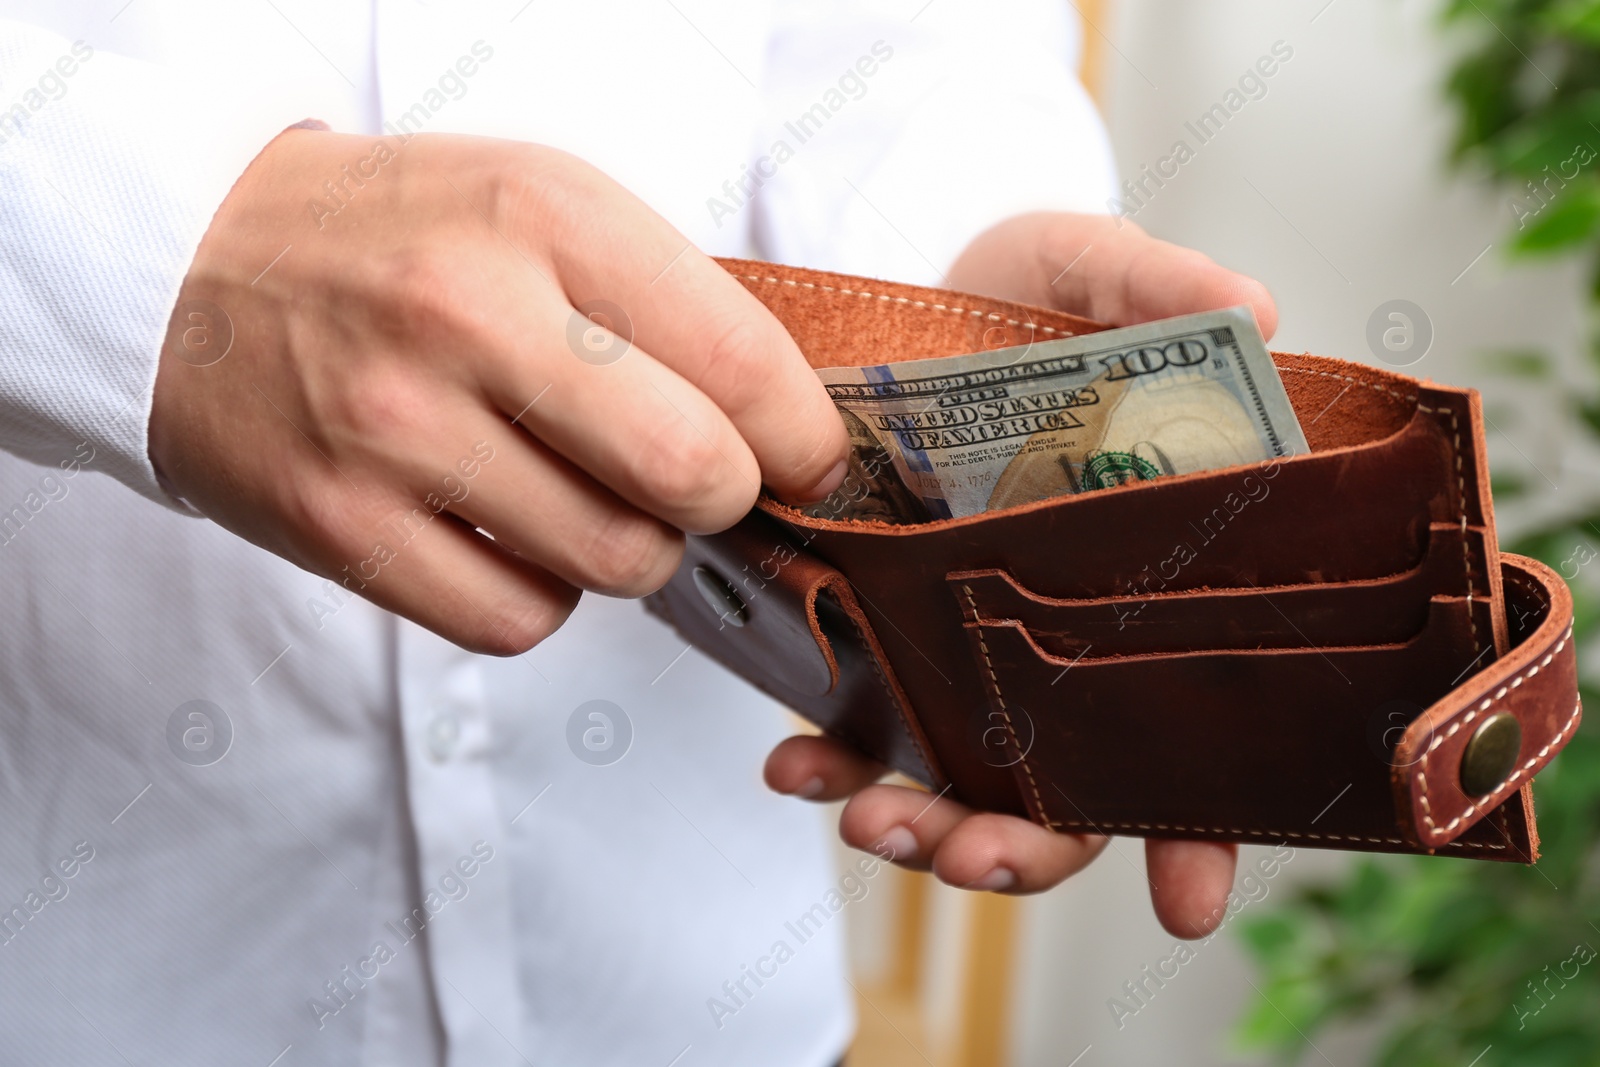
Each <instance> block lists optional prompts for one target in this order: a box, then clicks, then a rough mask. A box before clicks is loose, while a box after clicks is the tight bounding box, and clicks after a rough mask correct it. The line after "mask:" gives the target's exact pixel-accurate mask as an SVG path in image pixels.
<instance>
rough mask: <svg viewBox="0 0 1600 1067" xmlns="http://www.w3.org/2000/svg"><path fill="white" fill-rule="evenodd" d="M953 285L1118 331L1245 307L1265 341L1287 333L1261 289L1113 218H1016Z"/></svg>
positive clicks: (976, 248) (996, 231)
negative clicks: (1051, 309) (1064, 313)
mask: <svg viewBox="0 0 1600 1067" xmlns="http://www.w3.org/2000/svg"><path fill="white" fill-rule="evenodd" d="M1019 250H1023V254H1020V255H1019V254H1018V252H1019ZM1027 250H1032V251H1033V254H1032V255H1029V254H1026V253H1027ZM949 277H950V283H951V285H953V286H954V287H956V288H958V289H966V290H969V291H971V292H976V293H988V294H992V295H995V296H1000V297H1004V298H1006V299H1010V300H1021V301H1024V302H1026V303H1030V304H1041V305H1044V306H1046V307H1058V308H1061V309H1062V310H1064V311H1070V312H1072V313H1073V314H1076V315H1082V316H1084V317H1085V318H1090V319H1096V320H1098V321H1100V322H1104V323H1109V324H1110V325H1112V326H1131V325H1133V324H1134V323H1139V322H1148V321H1150V320H1151V319H1164V318H1170V317H1172V316H1174V315H1188V314H1191V313H1193V312H1197V311H1212V310H1215V309H1217V308H1224V307H1235V306H1238V305H1240V304H1244V305H1247V306H1249V307H1250V308H1251V309H1252V310H1254V312H1255V315H1256V322H1257V324H1258V325H1259V326H1260V327H1261V335H1262V336H1263V337H1266V338H1269V339H1270V338H1271V337H1272V335H1273V333H1274V332H1275V331H1276V330H1277V328H1278V308H1277V304H1275V303H1274V302H1273V299H1272V295H1271V294H1270V293H1269V292H1267V289H1266V287H1265V286H1263V285H1262V284H1261V283H1260V282H1258V281H1256V280H1255V279H1253V278H1249V277H1246V276H1245V275H1243V274H1239V273H1238V272H1236V271H1231V270H1228V269H1227V268H1226V267H1222V266H1219V265H1217V264H1216V263H1214V262H1212V261H1211V260H1210V259H1209V258H1208V257H1206V256H1205V255H1203V254H1201V253H1200V252H1196V251H1194V250H1193V249H1189V248H1182V247H1180V246H1178V245H1174V244H1169V243H1168V242H1166V241H1161V240H1157V239H1156V238H1154V237H1151V236H1150V235H1149V234H1147V233H1145V232H1144V230H1142V229H1140V228H1139V227H1138V226H1137V225H1135V224H1134V223H1132V222H1129V221H1128V220H1126V219H1115V218H1111V217H1110V216H1107V215H1074V214H1066V213H1060V212H1048V213H1043V212H1042V213H1038V214H1032V215H1019V216H1017V217H1015V218H1012V219H1007V220H1006V221H1005V222H1002V223H1000V224H998V225H996V226H994V227H992V228H991V229H989V230H987V231H986V232H984V233H982V234H980V235H979V236H978V237H977V238H976V239H975V240H974V241H973V242H972V244H971V245H970V246H969V247H968V248H967V250H966V251H965V252H963V253H962V254H961V258H960V259H959V260H957V261H956V263H955V265H954V266H952V267H951V269H950V275H949Z"/></svg>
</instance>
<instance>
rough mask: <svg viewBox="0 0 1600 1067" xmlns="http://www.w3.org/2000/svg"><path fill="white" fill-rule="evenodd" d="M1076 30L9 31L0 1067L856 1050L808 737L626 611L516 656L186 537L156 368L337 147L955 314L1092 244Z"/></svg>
mask: <svg viewBox="0 0 1600 1067" xmlns="http://www.w3.org/2000/svg"><path fill="white" fill-rule="evenodd" d="M1069 14H1070V12H1069V10H1068V9H1067V8H1066V6H1065V5H1058V4H1055V3H1052V2H1047V0H1009V2H1006V3H987V4H984V5H981V7H980V6H979V5H977V4H968V3H962V2H961V0H933V2H932V3H928V4H923V3H922V0H915V2H910V3H904V4H901V3H890V2H881V0H880V2H874V3H865V4H864V3H845V2H843V0H841V2H837V3H821V4H816V3H812V4H800V3H794V4H789V3H784V2H776V0H768V2H752V0H671V2H668V0H640V2H638V3H627V2H623V0H610V2H593V3H585V4H552V3H546V2H543V0H534V2H532V3H524V2H523V0H507V2H503V3H502V2H496V3H453V4H448V5H446V4H438V5H432V6H430V5H427V4H424V3H422V2H421V0H370V2H369V0H362V2H332V0H270V2H267V0H259V2H257V0H249V2H246V0H238V2H228V3H218V2H216V0H211V2H205V0H131V2H125V0H105V2H100V3H79V4H70V5H68V4H63V3H59V2H54V0H41V2H32V3H30V2H27V0H0V19H3V20H11V21H0V306H3V307H4V309H5V310H4V312H3V313H0V448H3V449H4V450H5V451H4V453H0V588H3V589H4V590H5V593H6V596H5V598H4V601H3V603H0V634H3V640H0V820H3V822H0V1004H4V1005H5V1010H4V1011H3V1012H0V1050H3V1051H0V1060H3V1061H4V1062H7V1063H11V1062H16V1063H29V1064H33V1063H40V1064H43V1063H72V1064H77V1065H95V1064H122V1063H129V1062H131V1063H146V1062H149V1063H163V1064H190V1063H194V1064H200V1063H206V1064H212V1063H224V1062H226V1063H243V1064H261V1065H266V1064H269V1063H272V1064H282V1065H284V1067H290V1065H295V1064H349V1063H365V1064H373V1065H379V1064H381V1065H385V1067H388V1065H410V1064H418V1065H422V1064H429V1065H432V1064H441V1063H449V1064H453V1065H468V1064H470V1065H473V1067H480V1065H493V1064H516V1063H546V1062H549V1063H584V1064H593V1065H602V1064H612V1063H616V1064H621V1063H658V1064H663V1065H665V1064H668V1063H683V1064H685V1065H690V1064H713V1063H726V1064H734V1063H750V1062H762V1063H773V1064H783V1063H792V1064H796V1065H799V1064H805V1065H818V1064H827V1063H831V1062H833V1061H834V1060H835V1059H836V1058H837V1057H838V1055H839V1054H840V1053H841V1051H842V1050H843V1048H844V1047H845V1045H846V1044H847V1043H848V1040H849V1037H850V1033H851V1031H852V1028H853V1018H852V1011H851V1007H850V998H849V996H848V993H849V990H848V987H847V986H846V985H845V984H844V982H843V956H842V951H841V941H840V933H841V929H842V925H843V923H844V921H845V919H844V918H843V917H842V912H843V911H844V910H845V907H847V902H848V900H849V899H850V898H851V897H852V896H856V897H859V894H860V893H864V892H869V891H871V878H870V877H868V878H861V879H856V880H855V881H852V882H850V883H847V884H846V885H845V888H844V889H843V890H841V882H840V879H839V876H838V874H837V873H836V872H835V871H834V870H833V867H832V863H831V861H830V857H829V853H828V850H827V846H826V837H825V834H826V833H827V828H826V827H825V826H824V825H822V820H821V818H820V816H819V813H818V812H817V811H816V810H814V809H812V808H810V807H808V806H807V805H805V804H803V803H800V802H797V801H794V800H791V799H787V798H782V797H777V796H774V795H772V794H770V793H768V792H767V791H766V790H765V789H764V788H763V787H762V785H761V783H760V766H761V761H762V759H763V758H764V757H765V754H766V752H767V750H768V749H769V748H770V746H771V745H772V744H774V743H775V742H776V741H777V740H778V739H779V738H781V737H782V736H783V735H784V734H785V733H786V732H787V730H786V723H785V721H784V718H783V716H782V714H781V713H780V710H779V709H778V708H776V707H775V706H774V705H773V704H772V702H771V701H769V700H767V699H766V698H764V697H762V696H761V695H759V694H757V693H756V692H754V691H753V690H751V689H750V688H748V687H747V686H745V685H743V684H742V683H740V682H739V681H737V680H736V679H733V678H731V677H729V676H727V675H726V674H724V673H723V672H721V671H720V670H719V669H718V668H716V667H715V666H714V665H712V664H711V663H710V662H709V661H707V660H705V659H703V658H702V657H701V656H700V655H699V654H698V653H696V652H693V651H691V650H686V649H685V646H684V643H683V642H682V641H681V640H680V639H679V638H678V637H677V636H676V635H675V634H673V633H672V632H671V631H670V630H668V629H666V628H665V627H663V626H661V625H659V624H658V623H656V622H655V621H653V620H652V619H650V618H648V617H646V616H645V615H644V614H643V613H642V611H641V610H640V609H639V608H638V606H637V605H634V604H630V603H625V602H619V601H610V600H604V599H601V598H596V597H586V598H585V600H584V602H583V604H582V605H581V606H580V608H579V609H578V611H577V613H576V614H575V615H574V617H573V619H572V620H571V621H570V622H569V623H568V624H567V626H566V627H564V628H563V629H562V630H561V631H560V632H559V633H557V634H556V635H555V636H554V637H552V638H551V639H549V640H548V641H546V642H545V643H544V644H542V645H540V646H539V647H538V648H536V649H534V650H533V651H532V652H530V653H528V654H527V655H525V656H522V657H518V658H517V659H514V660H506V661H500V660H489V659H484V658H480V657H474V656H471V655H468V654H465V653H463V652H461V651H459V650H457V649H454V648H453V647H451V646H449V645H447V644H445V643H444V642H442V641H440V640H438V639H437V638H435V637H433V636H432V635H430V634H428V633H426V632H424V631H422V630H420V629H419V628H417V627H415V626H412V625H410V624H408V623H404V622H401V621H398V620H396V619H395V618H394V617H392V616H390V615H387V614H385V613H384V612H381V611H379V610H378V609H376V608H374V607H372V606H371V605H369V604H367V603H365V602H364V601H361V600H359V599H354V598H351V597H349V596H347V595H345V594H344V593H343V591H342V590H338V589H336V588H335V587H332V586H330V585H328V584H327V583H324V582H322V581H321V580H319V579H316V578H314V577H311V576H309V575H307V574H305V573H303V572H300V571H298V570H297V569H295V568H294V567H293V566H291V565H290V564H288V563H286V562H284V561H282V560H280V559H278V558H276V557H274V556H271V555H269V554H267V553H265V552H262V551H260V550H258V549H256V548H254V547H253V546H251V545H249V544H246V543H245V542H243V541H240V540H239V539H237V538H235V537H233V536H232V535H230V534H228V533H226V532H225V531H223V530H221V529H220V528H218V527H216V526H214V525H212V524H210V523H208V522H206V521H204V520H197V519H195V518H193V517H190V516H187V515H185V514H183V513H182V512H181V509H180V508H179V506H178V505H176V504H175V502H174V501H172V500H171V499H169V498H168V497H167V496H166V494H165V493H164V492H163V490H162V489H161V487H160V486H159V485H158V484H157V483H156V480H155V477H154V473H153V471H152V469H151V466H150V463H149V460H148V457H147V455H146V428H147V423H148V417H149V407H150V396H149V393H150V387H151V384H152V382H153V381H154V374H155V366H156V360H157V353H158V350H159V346H160V343H161V338H162V335H163V333H164V331H165V326H166V322H167V319H168V316H169V315H170V313H171V309H172V305H173V303H174V302H175V299H176V294H177V291H178V288H179V286H180V284H181V282H182V279H183V276H184V273H185V271H186V270H187V267H188V264H189V262H190V261H191V260H192V258H193V255H194V250H195V248H196V246H197V245H198V243H199V240H200V237H201V236H202V235H203V234H204V232H205V229H206V226H207V225H208V224H209V221H210V219H211V216H212V214H213V212H214V211H215V209H216V207H217V205H218V204H219V203H220V202H221V201H222V199H223V198H224V197H225V196H226V194H227V192H228V189H229V188H230V186H231V184H232V182H233V181H234V179H236V178H237V176H238V175H239V173H241V172H242V171H243V169H244V168H245V166H246V165H247V164H248V163H249V161H250V160H251V159H252V158H253V156H254V155H255V154H256V153H257V152H258V151H259V150H260V148H261V147H262V146H263V145H264V144H265V143H266V142H267V141H268V140H270V139H271V137H272V136H273V135H275V134H276V133H277V132H278V131H280V130H281V129H283V128H285V127H287V126H289V125H292V124H294V123H297V122H302V121H306V120H314V121H320V122H323V123H326V124H328V125H329V126H331V127H332V128H334V129H336V130H342V131H347V132H376V131H379V130H382V129H384V128H385V126H386V124H388V123H394V124H397V125H399V126H400V127H401V128H405V129H407V130H408V131H414V130H417V129H422V130H426V131H429V132H438V131H454V132H471V133H482V134H490V135H494V136H501V137H514V138H521V139H526V140H532V141H540V142H544V143H548V144H552V145H556V146H558V147H561V148H564V149H566V150H568V151H572V152H574V153H576V154H578V155H580V156H583V157H585V158H587V159H589V160H590V161H591V162H594V163H595V164H597V165H599V166H600V167H601V168H602V169H604V170H606V171H607V172H608V173H610V174H611V175H613V176H614V177H616V178H617V179H618V180H619V181H621V182H622V183H623V184H624V185H626V186H628V187H629V188H630V189H632V190H633V191H634V192H636V193H637V194H639V195H640V196H642V197H643V198H644V199H645V200H647V201H648V202H649V203H650V204H651V205H652V206H653V207H654V208H655V209H656V210H658V211H659V212H661V213H662V214H663V215H664V216H666V218H667V219H669V220H670V221H671V222H672V223H673V224H674V225H676V226H677V227H679V228H680V229H681V230H683V232H684V233H685V234H687V235H688V236H689V238H690V239H691V240H693V241H694V242H695V243H696V244H697V245H698V246H700V247H701V248H704V249H705V250H707V251H709V252H712V253H714V254H750V253H752V252H753V253H755V254H760V255H765V256H767V257H770V258H774V259H779V260H784V261H788V262H794V263H800V264H805V265H810V266H818V267H830V268H834V269H842V270H849V271H855V272H861V273H871V274H877V275H879V276H888V277H895V278H898V279H902V280H907V281H921V282H928V281H937V280H938V277H939V272H940V271H941V270H943V269H944V268H945V267H946V266H947V265H948V264H949V263H950V262H951V261H952V259H953V258H954V257H955V255H956V254H957V253H958V252H959V251H960V249H961V248H962V247H963V246H964V245H965V244H966V242H967V241H968V240H969V239H970V238H971V237H972V236H973V235H975V234H976V233H977V232H979V231H980V230H981V229H983V228H985V227H986V226H988V225H990V224H992V223H994V222H996V221H998V220H999V219H1001V218H1003V217H1005V216H1007V215H1009V214H1012V213H1014V212H1017V211H1021V210H1033V209H1043V208H1060V209H1072V210H1091V211H1095V210H1103V209H1104V205H1105V199H1106V197H1107V196H1108V195H1109V191H1110V185H1111V183H1110V177H1109V175H1110V172H1111V166H1110V163H1109V153H1108V151H1107V148H1106V144H1105V139H1104V135H1103V132H1102V131H1101V130H1100V127H1099V125H1098V122H1097V120H1096V118H1095V117H1094V114H1093V111H1092V108H1091V107H1090V106H1089V104H1088V102H1087V100H1086V98H1085V97H1084V94H1083V92H1082V90H1081V89H1080V88H1079V87H1078V85H1077V84H1076V82H1075V80H1074V78H1073V75H1072V69H1073V58H1074V53H1075V50H1076V31H1075V26H1074V24H1073V23H1072V22H1071V20H1070V19H1069V17H1068V16H1069ZM463 57H466V58H469V59H470V60H471V62H470V63H462V62H461V60H462V59H463ZM864 59H870V60H872V61H871V62H863V60H864ZM858 63H861V64H862V65H860V66H858ZM469 67H470V68H471V70H472V73H471V74H470V75H468V74H465V73H463V71H464V70H466V69H467V68H469ZM867 67H870V68H871V73H870V74H864V73H862V71H863V70H865V69H866V68H867ZM819 105H820V107H821V109H822V110H820V111H819V110H817V108H818V106H819ZM807 116H809V119H808V118H807ZM407 123H409V126H408V125H406V124H407ZM780 142H781V143H782V144H783V145H784V146H785V147H787V148H788V149H789V150H790V151H788V152H787V153H785V152H782V151H779V150H778V146H779V144H780ZM752 174H755V175H756V176H757V177H758V178H759V181H758V180H757V178H752V177H751V175H752ZM313 195H315V191H314V190H308V198H309V197H310V196H313ZM287 254H292V251H291V252H290V253H287ZM265 266H266V264H263V267H265ZM866 355H868V354H864V358H865V356H866ZM107 475H109V477H107ZM597 701H599V702H605V703H593V702H597ZM196 702H202V703H196ZM608 746H609V747H608ZM619 752H620V753H623V754H622V755H621V757H620V758H615V757H616V754H617V753H619ZM841 902H843V903H841ZM819 904H821V905H822V908H821V910H820V911H819V910H817V905H819ZM806 914H810V915H813V916H818V915H822V916H826V918H825V920H817V919H814V920H813V922H812V925H811V926H808V927H805V928H804V930H805V933H806V934H807V935H808V936H806V937H804V938H803V939H802V938H801V937H798V936H796V932H795V930H794V929H793V924H794V922H795V920H797V918H798V917H800V916H802V915H806ZM780 942H781V943H783V944H784V945H785V946H786V947H787V949H788V951H787V952H784V953H780V952H778V951H777V946H778V944H779V943H780ZM752 970H753V971H755V972H757V973H758V974H760V975H766V976H767V977H765V978H763V979H762V980H760V981H759V982H758V981H756V980H755V979H753V978H751V977H750V974H751V972H752ZM719 1004H720V1005H721V1007H720V1009H719V1008H718V1005H719ZM274 1057H279V1058H278V1059H276V1060H275V1059H274ZM674 1057H679V1059H676V1060H675V1059H674Z"/></svg>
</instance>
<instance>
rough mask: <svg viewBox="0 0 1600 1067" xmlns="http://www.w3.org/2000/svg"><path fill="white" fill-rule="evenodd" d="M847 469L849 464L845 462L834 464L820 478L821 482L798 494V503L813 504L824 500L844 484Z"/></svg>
mask: <svg viewBox="0 0 1600 1067" xmlns="http://www.w3.org/2000/svg"><path fill="white" fill-rule="evenodd" d="M848 469H849V464H848V463H847V462H846V461H845V460H842V459H841V460H840V461H839V462H837V463H835V464H834V465H833V469H832V470H830V471H829V472H828V473H827V474H824V475H823V476H822V481H820V482H818V483H817V484H816V485H813V486H812V487H811V488H810V489H808V490H807V491H805V492H804V493H801V494H800V502H801V503H803V504H814V503H816V502H817V501H819V500H826V499H827V498H828V494H830V493H832V492H833V491H834V490H835V489H837V488H839V487H840V486H841V485H843V484H844V475H845V471H846V470H848Z"/></svg>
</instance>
